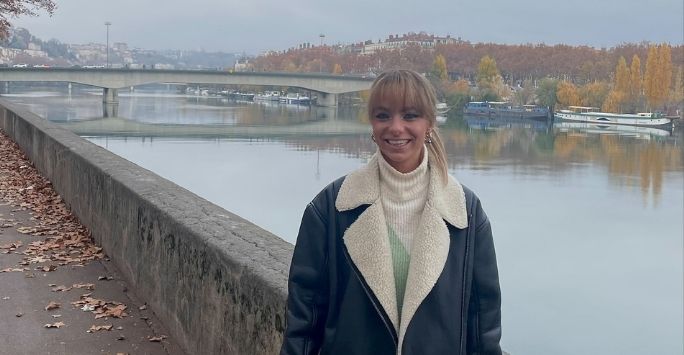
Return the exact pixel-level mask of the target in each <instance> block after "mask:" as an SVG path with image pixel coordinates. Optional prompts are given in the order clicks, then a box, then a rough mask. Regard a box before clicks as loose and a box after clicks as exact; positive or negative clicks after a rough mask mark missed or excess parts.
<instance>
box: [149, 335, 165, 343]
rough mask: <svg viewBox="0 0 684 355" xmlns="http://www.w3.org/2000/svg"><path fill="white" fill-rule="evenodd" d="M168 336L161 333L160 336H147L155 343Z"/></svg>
mask: <svg viewBox="0 0 684 355" xmlns="http://www.w3.org/2000/svg"><path fill="white" fill-rule="evenodd" d="M166 338H167V337H166V335H160V336H155V337H147V340H149V341H151V342H154V343H158V342H160V341H162V340H164V339H166Z"/></svg>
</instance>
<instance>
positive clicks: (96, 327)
mask: <svg viewBox="0 0 684 355" xmlns="http://www.w3.org/2000/svg"><path fill="white" fill-rule="evenodd" d="M112 327H113V325H111V324H108V325H92V326H90V329H88V330H86V333H93V332H98V331H100V330H112Z"/></svg>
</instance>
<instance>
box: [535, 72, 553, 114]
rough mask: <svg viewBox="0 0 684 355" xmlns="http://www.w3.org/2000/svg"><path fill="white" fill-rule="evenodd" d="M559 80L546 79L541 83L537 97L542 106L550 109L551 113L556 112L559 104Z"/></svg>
mask: <svg viewBox="0 0 684 355" xmlns="http://www.w3.org/2000/svg"><path fill="white" fill-rule="evenodd" d="M557 92H558V80H556V79H553V78H544V79H542V80H541V81H540V82H539V86H538V87H537V91H536V95H537V101H538V102H539V104H540V105H542V106H544V107H548V108H549V109H550V110H551V111H553V110H554V107H555V106H556V103H557V102H558V97H557V95H556V94H557Z"/></svg>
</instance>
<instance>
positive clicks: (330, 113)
mask: <svg viewBox="0 0 684 355" xmlns="http://www.w3.org/2000/svg"><path fill="white" fill-rule="evenodd" d="M101 94H102V93H101V90H99V89H96V88H89V87H83V86H75V87H74V89H73V90H72V91H71V94H68V93H65V92H64V90H63V89H62V90H60V89H59V88H49V89H43V90H40V89H36V88H31V87H30V88H27V89H25V90H24V91H22V90H20V89H15V90H14V92H13V93H12V94H9V95H3V96H4V97H6V98H8V99H11V100H12V101H14V102H16V103H19V104H22V105H26V106H28V108H29V109H30V110H31V111H33V112H35V113H37V114H39V115H40V116H42V117H46V118H47V119H48V120H50V121H53V122H56V123H59V124H62V125H63V126H64V127H65V128H68V129H70V130H72V131H74V132H75V133H77V134H80V135H84V136H90V137H96V136H112V135H115V136H126V135H129V136H142V137H178V138H182V137H186V138H190V137H192V138H198V137H201V138H247V139H259V138H262V137H270V138H272V139H274V138H276V137H277V138H280V139H282V140H284V141H286V142H287V144H291V145H294V146H297V147H301V148H302V149H304V150H312V151H319V150H325V151H329V152H335V153H342V154H346V155H348V156H354V157H365V156H368V155H369V154H372V153H373V152H374V150H375V146H374V145H373V144H372V142H370V140H368V139H367V133H368V132H369V131H370V129H369V127H368V125H367V118H366V114H365V110H364V109H363V108H362V107H344V108H339V109H331V108H320V107H309V106H297V105H284V104H279V103H272V102H241V101H233V100H228V99H226V98H222V97H208V96H193V95H186V94H179V93H176V92H174V90H173V89H172V88H171V89H170V88H168V87H167V88H166V89H165V90H161V91H160V90H159V87H158V86H152V87H151V88H150V89H145V88H142V89H136V90H135V91H133V92H120V94H119V100H120V104H119V111H118V117H111V118H102V113H101V105H102V104H101ZM441 131H442V135H443V137H444V141H445V147H446V150H447V154H448V155H449V159H450V160H449V161H450V164H451V168H452V169H455V168H457V167H459V166H463V165H467V166H469V167H471V168H472V169H481V170H488V169H496V168H497V167H498V166H514V167H516V169H515V173H516V174H548V175H558V174H566V173H567V171H568V170H572V169H573V168H575V167H576V166H578V164H594V165H599V166H603V167H605V169H606V172H607V174H608V175H609V177H610V179H611V183H613V184H614V185H616V186H623V187H626V188H627V190H631V188H632V187H638V191H640V192H641V194H642V196H643V199H644V203H648V202H649V201H652V203H654V204H658V201H659V199H660V195H661V194H662V192H663V191H662V185H663V179H664V178H665V175H666V174H667V173H669V172H675V173H679V172H681V171H682V161H683V160H682V159H683V157H682V149H681V148H680V147H681V144H682V137H681V133H680V132H681V129H680V130H675V131H674V132H670V131H666V130H661V129H657V128H645V127H630V126H601V125H589V124H584V123H568V122H556V123H551V122H549V121H539V120H530V119H520V118H518V119H516V118H509V119H490V118H482V117H468V116H466V117H455V116H451V117H449V120H448V121H447V123H446V124H445V125H443V126H441Z"/></svg>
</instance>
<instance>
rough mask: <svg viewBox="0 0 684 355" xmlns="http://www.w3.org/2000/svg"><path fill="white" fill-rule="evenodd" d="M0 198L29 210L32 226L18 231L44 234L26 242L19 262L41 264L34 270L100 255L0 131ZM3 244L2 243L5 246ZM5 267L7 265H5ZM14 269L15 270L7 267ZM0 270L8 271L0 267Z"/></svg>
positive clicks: (45, 182)
mask: <svg viewBox="0 0 684 355" xmlns="http://www.w3.org/2000/svg"><path fill="white" fill-rule="evenodd" d="M0 156H2V157H3V159H2V160H0V200H4V201H7V202H8V203H9V204H10V205H12V206H15V207H16V210H17V211H18V210H27V209H28V210H30V211H31V212H30V213H31V214H32V215H33V217H34V219H35V223H36V225H34V226H20V227H16V229H17V231H18V232H19V233H23V234H30V235H34V236H45V237H46V239H45V240H42V241H34V242H31V243H29V245H28V246H27V247H26V248H25V250H24V251H23V252H21V253H22V254H24V255H25V257H24V259H23V260H22V262H21V263H20V264H21V265H28V264H42V263H47V262H51V263H52V264H51V265H48V266H39V267H37V268H36V270H38V271H42V272H50V271H54V270H55V269H56V268H57V267H58V266H64V265H81V266H82V265H85V264H87V263H88V262H89V261H92V260H95V259H100V258H102V257H103V256H104V254H103V252H102V248H100V247H97V246H95V244H94V243H93V240H92V238H91V236H90V232H89V231H88V230H87V229H86V228H85V227H83V226H82V225H81V224H80V223H79V221H78V219H77V218H76V217H75V216H74V215H73V214H72V213H71V212H69V210H68V209H67V207H66V205H65V204H64V202H63V201H62V199H61V197H60V196H59V195H58V194H57V193H56V192H55V191H54V189H53V188H52V183H50V181H48V180H47V179H46V178H44V177H43V176H42V175H40V174H39V173H38V171H37V170H36V169H35V168H34V167H33V166H32V165H31V162H30V161H29V160H28V159H27V157H26V156H25V155H24V154H23V152H22V151H21V150H20V149H19V147H18V146H17V145H16V143H14V142H13V141H12V140H11V139H9V138H8V137H7V136H6V135H5V134H4V132H2V131H0ZM0 222H2V227H15V226H16V225H17V224H18V222H15V221H10V222H9V223H8V222H7V221H6V220H2V221H0ZM5 246H7V245H2V246H1V247H5ZM19 247H20V245H16V246H15V247H14V248H12V247H11V245H10V248H0V249H1V250H0V252H3V253H8V252H15V253H18V252H19V251H18V248H19ZM5 270H7V269H5ZM11 271H15V270H11ZM0 272H9V271H3V270H0Z"/></svg>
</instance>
